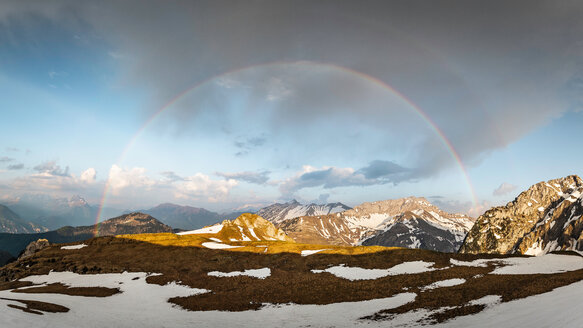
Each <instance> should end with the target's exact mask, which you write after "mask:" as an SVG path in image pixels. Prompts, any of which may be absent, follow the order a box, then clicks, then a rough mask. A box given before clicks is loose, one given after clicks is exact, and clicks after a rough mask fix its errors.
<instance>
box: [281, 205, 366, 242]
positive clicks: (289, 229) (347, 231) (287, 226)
mask: <svg viewBox="0 0 583 328" xmlns="http://www.w3.org/2000/svg"><path fill="white" fill-rule="evenodd" d="M278 227H280V228H281V229H282V230H283V231H285V233H286V234H287V235H288V236H290V237H291V238H293V239H294V240H295V241H296V242H297V243H302V244H321V245H328V244H329V245H343V246H350V245H354V244H357V243H358V241H359V240H360V236H361V235H362V234H363V233H364V231H363V230H362V229H361V228H359V227H351V226H349V222H348V221H346V219H345V218H344V217H343V216H342V214H340V213H336V214H328V215H320V216H300V217H298V218H295V219H290V220H285V221H282V222H281V223H280V224H279V225H278Z"/></svg>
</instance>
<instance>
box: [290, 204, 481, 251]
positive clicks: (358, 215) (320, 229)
mask: <svg viewBox="0 0 583 328" xmlns="http://www.w3.org/2000/svg"><path fill="white" fill-rule="evenodd" d="M473 222H474V219H473V218H470V217H468V216H466V215H463V214H450V213H446V212H444V211H442V210H441V209H439V208H438V207H436V206H434V205H432V204H431V203H429V202H428V201H427V200H426V199H425V198H417V197H407V198H400V199H393V200H384V201H377V202H371V203H363V204H361V205H359V206H356V207H354V208H353V209H350V210H346V211H344V212H341V213H336V214H328V215H318V216H301V217H298V218H295V219H291V220H284V221H282V222H280V223H279V227H280V228H282V229H283V230H284V231H285V232H286V233H287V234H288V235H289V236H290V237H292V238H294V240H296V241H297V242H302V243H314V244H334V245H361V244H362V245H369V246H370V245H379V246H394V247H408V248H422V249H429V250H435V251H441V252H456V251H457V250H458V248H459V247H460V246H461V244H462V242H463V240H464V237H465V235H466V233H467V232H468V231H469V230H470V228H471V227H472V225H473Z"/></svg>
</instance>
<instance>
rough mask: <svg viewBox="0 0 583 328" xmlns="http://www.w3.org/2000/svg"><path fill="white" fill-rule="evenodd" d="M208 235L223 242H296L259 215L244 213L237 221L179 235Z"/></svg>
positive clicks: (225, 221) (224, 222)
mask: <svg viewBox="0 0 583 328" xmlns="http://www.w3.org/2000/svg"><path fill="white" fill-rule="evenodd" d="M189 234H197V235H207V236H208V237H212V238H217V239H220V240H221V241H231V242H233V241H278V240H279V241H287V242H294V240H293V239H292V238H290V237H289V236H287V235H286V234H285V232H284V231H283V230H281V229H278V228H276V227H275V226H274V225H273V223H271V222H269V221H267V220H265V219H264V218H262V217H261V216H259V215H257V214H251V213H244V214H241V215H240V216H239V217H238V218H236V219H235V220H224V221H223V222H221V223H217V224H215V225H212V226H208V227H204V228H202V229H198V230H193V231H184V232H180V233H179V235H189Z"/></svg>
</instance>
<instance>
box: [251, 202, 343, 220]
mask: <svg viewBox="0 0 583 328" xmlns="http://www.w3.org/2000/svg"><path fill="white" fill-rule="evenodd" d="M348 209H350V207H348V206H346V205H344V204H342V203H329V204H322V205H319V204H308V205H302V204H300V203H299V202H298V201H296V200H295V199H294V200H292V201H290V202H287V203H283V204H280V203H275V204H273V205H270V206H267V207H264V208H262V209H260V210H259V211H257V215H259V216H261V217H262V218H265V219H266V220H268V221H271V222H273V223H275V224H278V223H280V222H283V221H286V220H291V219H294V218H297V217H300V216H319V215H327V214H333V213H339V212H343V211H346V210H348Z"/></svg>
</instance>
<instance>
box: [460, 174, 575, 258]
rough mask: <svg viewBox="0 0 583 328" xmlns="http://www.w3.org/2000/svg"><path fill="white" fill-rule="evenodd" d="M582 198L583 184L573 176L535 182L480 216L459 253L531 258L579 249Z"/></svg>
mask: <svg viewBox="0 0 583 328" xmlns="http://www.w3.org/2000/svg"><path fill="white" fill-rule="evenodd" d="M582 194H583V180H581V178H579V177H578V176H576V175H570V176H567V177H564V178H559V179H553V180H549V181H543V182H539V183H537V184H535V185H533V186H531V187H530V188H528V190H526V191H524V192H522V193H520V194H519V195H518V196H517V197H516V198H515V199H514V200H513V201H512V202H509V203H508V204H506V205H505V206H498V207H494V208H492V209H490V210H488V211H486V212H485V213H484V214H483V215H482V216H480V217H479V218H478V219H477V220H476V224H475V225H474V227H473V228H472V229H471V230H470V232H469V233H468V235H467V237H466V240H465V242H464V244H463V246H462V248H461V249H460V251H461V252H465V253H503V254H507V253H515V252H518V253H524V254H533V255H534V254H540V253H545V252H549V251H553V250H560V249H576V250H577V249H579V248H583V243H582V244H581V245H579V239H580V235H581V230H582V229H583V222H581V216H580V213H581V212H583V208H582V207H581V195H582Z"/></svg>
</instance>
